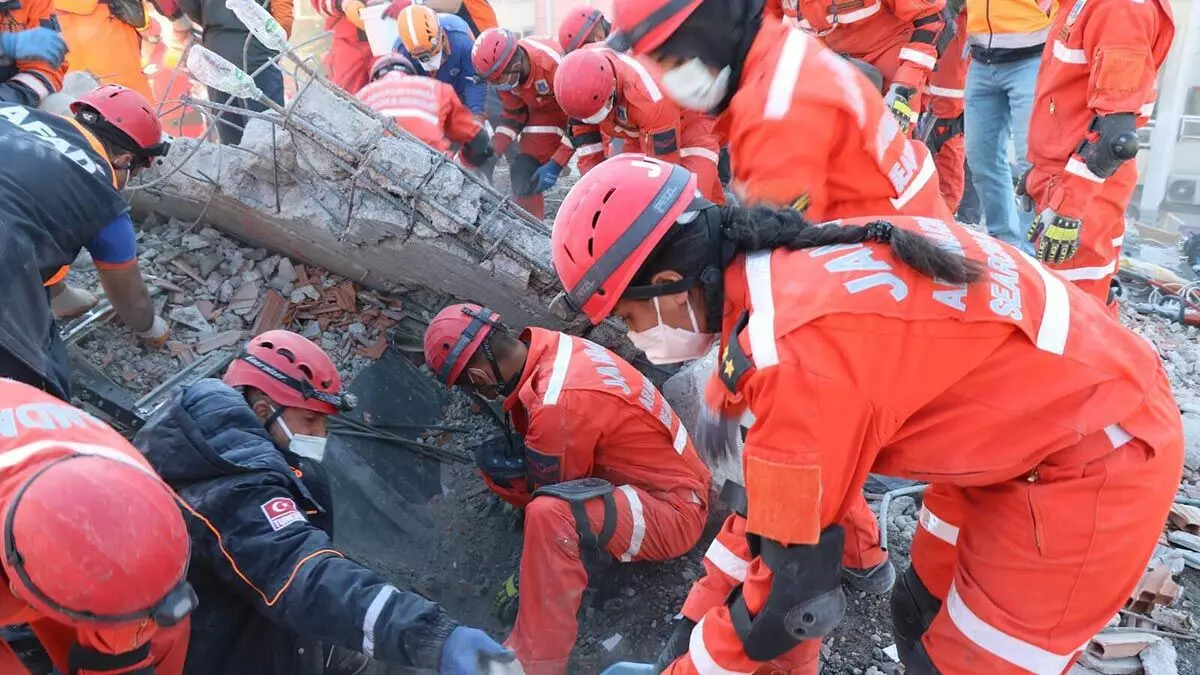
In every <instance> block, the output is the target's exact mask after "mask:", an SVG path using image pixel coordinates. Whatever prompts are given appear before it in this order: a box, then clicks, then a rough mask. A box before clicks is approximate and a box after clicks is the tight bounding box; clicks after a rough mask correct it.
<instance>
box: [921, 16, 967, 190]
mask: <svg viewBox="0 0 1200 675" xmlns="http://www.w3.org/2000/svg"><path fill="white" fill-rule="evenodd" d="M955 25H956V27H957V31H956V32H955V33H954V39H952V40H951V41H950V43H949V44H948V45H947V46H946V51H944V52H942V56H941V58H939V59H938V62H937V68H935V69H934V71H933V73H932V74H931V75H930V76H929V86H928V87H926V88H925V93H926V94H928V95H929V105H928V106H927V110H928V111H929V113H930V114H931V115H933V117H934V120H933V129H932V131H931V132H930V133H929V135H928V136H927V137H926V139H925V145H926V147H928V148H929V151H930V152H932V153H933V161H934V164H936V165H937V170H938V178H939V179H940V181H939V183H938V185H939V187H940V188H941V192H942V199H945V200H946V208H948V209H950V213H954V212H955V211H958V204H959V202H961V201H962V196H963V189H964V188H965V186H966V171H965V169H964V163H965V162H966V158H967V151H966V145H965V144H964V142H963V107H964V103H965V101H964V97H963V94H964V90H965V89H966V86H967V62H968V59H969V52H968V51H967V12H966V10H965V9H964V10H963V11H961V12H959V14H958V18H957V19H956V20H955Z"/></svg>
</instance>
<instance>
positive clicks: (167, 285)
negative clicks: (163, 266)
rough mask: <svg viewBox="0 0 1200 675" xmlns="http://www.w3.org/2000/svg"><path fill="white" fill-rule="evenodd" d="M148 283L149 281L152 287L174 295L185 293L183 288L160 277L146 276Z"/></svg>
mask: <svg viewBox="0 0 1200 675" xmlns="http://www.w3.org/2000/svg"><path fill="white" fill-rule="evenodd" d="M146 281H149V282H150V283H151V284H152V285H154V286H158V287H159V288H161V289H163V290H164V291H171V292H174V293H182V292H183V289H182V288H180V287H178V286H176V285H175V284H173V283H171V282H169V281H167V280H166V279H163V278H160V277H156V276H151V275H146Z"/></svg>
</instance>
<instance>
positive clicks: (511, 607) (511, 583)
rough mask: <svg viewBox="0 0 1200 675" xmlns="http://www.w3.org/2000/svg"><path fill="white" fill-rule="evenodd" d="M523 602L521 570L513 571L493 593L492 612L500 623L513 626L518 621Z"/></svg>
mask: <svg viewBox="0 0 1200 675" xmlns="http://www.w3.org/2000/svg"><path fill="white" fill-rule="evenodd" d="M520 604H521V571H520V570H517V571H516V572H513V573H512V575H511V576H509V577H508V578H507V579H505V580H504V582H503V583H501V584H500V587H499V588H497V589H496V592H495V594H493V595H492V612H493V613H494V614H495V615H496V618H497V619H499V620H500V623H502V624H504V625H505V626H511V625H513V624H514V623H516V622H517V609H518V608H519V606H520Z"/></svg>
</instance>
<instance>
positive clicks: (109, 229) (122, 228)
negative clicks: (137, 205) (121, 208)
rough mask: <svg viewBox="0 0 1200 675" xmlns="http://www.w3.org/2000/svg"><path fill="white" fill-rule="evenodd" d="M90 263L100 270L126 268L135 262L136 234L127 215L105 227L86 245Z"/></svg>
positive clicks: (124, 214) (123, 214)
mask: <svg viewBox="0 0 1200 675" xmlns="http://www.w3.org/2000/svg"><path fill="white" fill-rule="evenodd" d="M87 250H88V253H90V254H92V261H93V262H95V263H96V266H97V267H100V268H107V269H112V268H121V267H128V266H129V265H131V264H132V263H134V262H136V261H137V233H136V232H135V231H134V229H133V220H132V219H131V218H130V217H129V214H128V213H122V214H121V215H119V216H117V217H116V218H114V219H113V221H112V222H111V223H109V224H108V225H105V226H104V227H103V228H101V229H100V231H99V232H97V233H96V234H95V236H93V237H92V240H91V241H89V242H88V243H87Z"/></svg>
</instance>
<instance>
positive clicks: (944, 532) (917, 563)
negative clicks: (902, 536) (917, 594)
mask: <svg viewBox="0 0 1200 675" xmlns="http://www.w3.org/2000/svg"><path fill="white" fill-rule="evenodd" d="M962 499H963V497H962V490H961V488H957V487H954V486H953V485H946V484H940V483H935V484H933V485H930V486H929V487H928V488H926V489H925V492H924V493H922V495H921V502H922V503H921V510H920V511H918V512H917V531H916V532H915V533H914V534H913V540H912V548H911V550H910V552H909V553H910V555H911V556H912V565H913V567H914V568H916V571H917V576H919V577H921V583H923V584H925V588H926V589H928V590H929V592H930V594H932V595H933V596H934V597H936V598H937V599H939V600H945V599H946V592H947V591H949V590H950V582H951V581H952V580H953V579H954V563H955V559H956V558H957V557H958V553H957V551H956V548H955V545H956V544H957V543H958V533H959V526H960V524H961V523H962V520H963V509H962Z"/></svg>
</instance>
